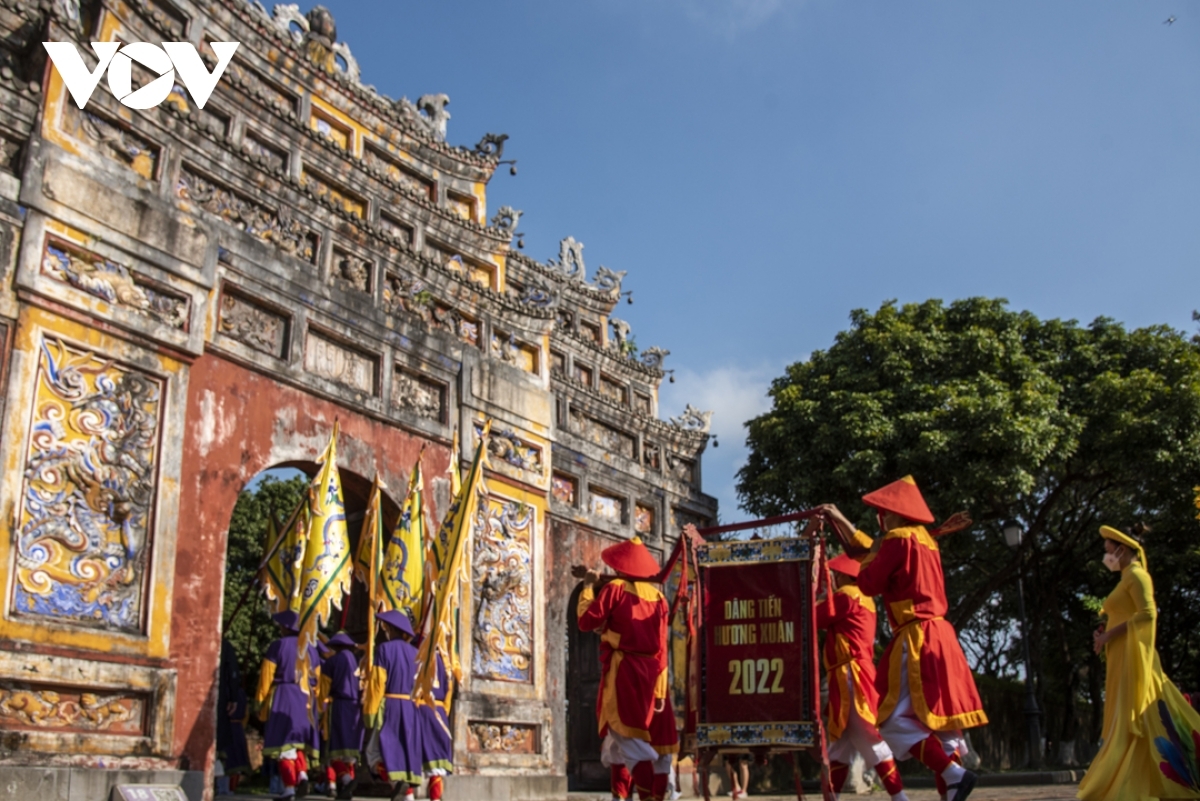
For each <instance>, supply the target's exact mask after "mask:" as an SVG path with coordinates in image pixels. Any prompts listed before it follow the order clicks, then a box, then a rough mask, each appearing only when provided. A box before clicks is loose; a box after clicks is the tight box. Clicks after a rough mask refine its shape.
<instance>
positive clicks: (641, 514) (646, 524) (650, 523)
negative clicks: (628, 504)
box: [633, 503, 654, 535]
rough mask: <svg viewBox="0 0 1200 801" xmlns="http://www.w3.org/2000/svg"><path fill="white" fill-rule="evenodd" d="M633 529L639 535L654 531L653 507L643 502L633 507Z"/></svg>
mask: <svg viewBox="0 0 1200 801" xmlns="http://www.w3.org/2000/svg"><path fill="white" fill-rule="evenodd" d="M633 530H634V531H636V532H637V533H638V534H639V535H644V534H652V533H654V509H653V508H651V507H649V506H644V505H643V504H640V503H639V504H635V505H634V507H633Z"/></svg>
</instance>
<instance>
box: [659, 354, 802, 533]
mask: <svg viewBox="0 0 1200 801" xmlns="http://www.w3.org/2000/svg"><path fill="white" fill-rule="evenodd" d="M782 373H783V368H782V367H772V366H768V365H761V366H758V367H744V366H719V367H713V368H711V369H709V370H705V371H695V370H691V369H688V368H679V369H677V370H676V371H675V383H674V384H671V383H663V385H662V389H661V391H660V397H659V412H660V415H659V416H660V417H663V418H667V417H673V416H675V415H678V414H679V413H680V412H682V411H683V407H684V406H685V405H686V404H688V403H690V404H692V405H693V406H695V407H696V408H697V409H700V410H701V411H711V412H712V413H713V416H712V429H711V431H712V433H713V434H716V435H717V440H718V441H719V442H720V447H719V448H713V447H712V444H711V443H710V444H709V447H708V450H706V451H705V452H704V458H703V462H702V468H703V470H702V480H703V482H704V491H705V492H706V493H708V494H709V495H714V496H716V498H717V500H718V502H719V503H720V507H719V508H720V512H721V519H722V520H723V521H726V522H733V521H736V520H738V519H739V518H740V517H743V516H744V515H743V514H742V513H741V512H739V511H738V508H737V493H736V492H735V491H734V486H735V485H736V481H737V479H736V475H737V471H738V468H740V467H741V466H742V465H743V464H744V463H745V461H746V455H747V453H748V451H747V449H746V429H745V428H744V424H745V423H746V421H748V420H750V419H751V418H754V417H757V416H758V415H760V414H762V413H763V412H765V411H767V410H768V409H770V408H771V399H770V398H769V397H767V390H768V389H770V386H771V380H772V379H774V378H776V377H777V376H779V375H781V374H782Z"/></svg>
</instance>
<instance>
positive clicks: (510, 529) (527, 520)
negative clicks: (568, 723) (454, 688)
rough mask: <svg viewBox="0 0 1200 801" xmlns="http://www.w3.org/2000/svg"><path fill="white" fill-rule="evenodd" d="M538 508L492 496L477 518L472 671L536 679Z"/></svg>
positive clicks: (482, 675) (497, 677)
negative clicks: (535, 598) (535, 615)
mask: <svg viewBox="0 0 1200 801" xmlns="http://www.w3.org/2000/svg"><path fill="white" fill-rule="evenodd" d="M536 525H537V510H536V509H535V508H534V507H532V506H528V505H526V504H523V503H519V502H516V501H506V500H503V499H497V498H491V499H489V501H488V506H487V510H486V512H485V513H484V514H482V515H480V516H479V518H477V520H476V525H475V531H474V540H475V552H474V556H473V559H472V562H471V564H472V566H473V567H472V572H473V576H472V579H473V580H472V585H473V587H474V609H475V626H474V631H473V632H472V637H473V649H472V657H471V659H472V666H471V669H472V675H474V676H476V677H477V678H481V679H490V680H493V681H513V682H523V683H529V682H531V681H533V575H532V571H533V557H532V553H533V540H534V535H535V532H534V527H535V526H536Z"/></svg>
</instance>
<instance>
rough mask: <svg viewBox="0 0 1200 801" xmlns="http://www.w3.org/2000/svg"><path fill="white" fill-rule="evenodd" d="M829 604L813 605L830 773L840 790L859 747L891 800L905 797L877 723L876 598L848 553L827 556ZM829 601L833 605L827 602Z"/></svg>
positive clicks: (904, 799)
mask: <svg viewBox="0 0 1200 801" xmlns="http://www.w3.org/2000/svg"><path fill="white" fill-rule="evenodd" d="M829 570H830V571H831V573H832V579H833V587H832V588H831V589H830V592H832V603H831V604H827V603H820V604H818V605H817V628H818V629H824V630H825V649H824V650H825V671H826V676H827V678H828V685H829V707H828V710H827V712H826V714H827V723H826V727H825V730H826V732H827V733H828V735H829V740H830V742H829V774H830V778H831V779H832V782H833V791H834V792H835V793H841V792H842V787H843V786H844V785H845V783H846V777H847V775H848V774H849V772H850V762H851V761H852V760H853V759H854V754H855V753H856V752H857V753H859V754H862V758H863V761H864V762H866V765H867V767H868V768H874V769H875V772H876V773H877V774H878V775H879V780H880V781H881V782H882V783H883V787H884V789H885V790H887V792H888V795H890V796H891V801H908V796H907V795H906V794H905V792H904V782H903V781H902V780H901V779H900V771H899V770H898V769H897V767H896V762H895V760H894V759H893V758H892V749H890V748H888V744H887V742H885V741H884V739H883V736H882V735H881V734H880V733H879V729H878V728H877V727H876V725H875V719H876V709H877V707H878V706H879V692H878V691H877V690H876V689H875V602H874V601H873V600H871V598H870V597H869V596H867V595H863V593H862V591H861V590H860V589H859V588H858V586H857V585H856V584H855V580H856V578H857V577H858V574H859V565H858V562H857V561H855V560H854V559H852V558H850V557H849V556H847V555H846V554H842V555H841V556H839V557H837V558H835V559H832V560H830V562H829ZM831 606H832V609H830V607H831Z"/></svg>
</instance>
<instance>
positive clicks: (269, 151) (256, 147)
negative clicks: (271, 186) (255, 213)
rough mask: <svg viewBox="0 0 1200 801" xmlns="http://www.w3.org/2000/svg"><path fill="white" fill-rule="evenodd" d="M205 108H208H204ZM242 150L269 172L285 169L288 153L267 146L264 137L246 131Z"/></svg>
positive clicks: (270, 145)
mask: <svg viewBox="0 0 1200 801" xmlns="http://www.w3.org/2000/svg"><path fill="white" fill-rule="evenodd" d="M205 108H206V109H207V108H208V107H207V106H205ZM242 149H243V150H245V151H246V152H247V153H249V154H250V155H251V156H254V157H255V158H256V159H258V160H259V162H261V163H262V165H263V166H264V167H266V168H267V169H269V170H278V171H280V172H282V171H284V170H286V169H287V164H288V152H287V151H286V150H284V149H283V148H280V147H276V146H275V145H272V144H268V143H267V141H266V137H265V136H262V135H260V134H258V133H255V132H252V131H246V134H245V136H244V137H243V139H242Z"/></svg>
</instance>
